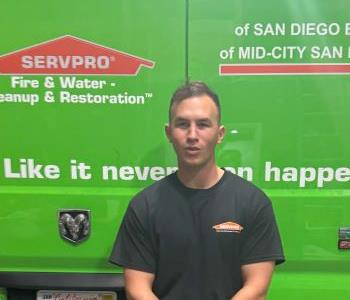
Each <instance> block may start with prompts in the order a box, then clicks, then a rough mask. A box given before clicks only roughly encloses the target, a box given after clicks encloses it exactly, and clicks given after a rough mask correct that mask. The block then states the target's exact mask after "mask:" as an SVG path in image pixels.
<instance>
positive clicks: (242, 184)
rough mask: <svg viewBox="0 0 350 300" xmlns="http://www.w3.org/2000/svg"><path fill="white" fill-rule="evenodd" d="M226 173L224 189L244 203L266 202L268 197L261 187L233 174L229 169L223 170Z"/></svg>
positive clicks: (268, 200)
mask: <svg viewBox="0 0 350 300" xmlns="http://www.w3.org/2000/svg"><path fill="white" fill-rule="evenodd" d="M225 172H226V173H227V174H226V185H225V186H226V189H227V190H228V192H229V193H232V195H234V196H235V197H236V198H238V199H239V200H242V201H244V202H245V203H247V204H248V203H249V205H250V204H253V203H260V204H268V203H269V202H270V199H269V198H268V197H267V196H266V194H265V193H264V192H263V190H262V189H260V188H259V187H257V186H256V185H255V184H254V183H252V182H250V181H248V180H246V179H244V178H242V177H240V176H238V175H236V174H233V173H232V172H230V171H225Z"/></svg>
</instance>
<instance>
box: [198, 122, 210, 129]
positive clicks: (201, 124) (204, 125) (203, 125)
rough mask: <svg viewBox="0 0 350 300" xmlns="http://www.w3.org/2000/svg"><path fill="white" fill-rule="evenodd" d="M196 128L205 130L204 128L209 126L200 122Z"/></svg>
mask: <svg viewBox="0 0 350 300" xmlns="http://www.w3.org/2000/svg"><path fill="white" fill-rule="evenodd" d="M197 126H198V127H199V128H205V127H209V126H210V124H209V123H207V122H201V123H198V124H197Z"/></svg>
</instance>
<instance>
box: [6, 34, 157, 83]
mask: <svg viewBox="0 0 350 300" xmlns="http://www.w3.org/2000/svg"><path fill="white" fill-rule="evenodd" d="M154 65H155V63H154V62H153V61H150V60H147V59H144V58H141V57H137V56H134V55H132V54H128V53H125V52H122V51H119V50H115V49H112V48H108V47H105V46H101V45H98V44H95V43H93V42H90V41H87V40H83V39H80V38H77V37H74V36H71V35H65V36H62V37H59V38H57V39H54V40H50V41H47V42H44V43H40V44H37V45H34V46H30V47H28V48H25V49H21V50H17V51H15V52H11V53H8V54H5V55H2V56H0V74H45V75H46V74H76V75H78V74H90V75H97V74H106V75H108V74H109V75H127V76H134V75H137V74H138V73H139V71H140V69H141V67H147V68H153V67H154Z"/></svg>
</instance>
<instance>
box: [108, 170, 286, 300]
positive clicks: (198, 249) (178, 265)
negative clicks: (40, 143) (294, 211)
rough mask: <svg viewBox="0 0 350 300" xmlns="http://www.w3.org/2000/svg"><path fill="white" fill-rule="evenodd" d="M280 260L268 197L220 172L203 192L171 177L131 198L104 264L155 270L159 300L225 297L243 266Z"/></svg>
mask: <svg viewBox="0 0 350 300" xmlns="http://www.w3.org/2000/svg"><path fill="white" fill-rule="evenodd" d="M273 260H274V261H276V263H277V264H278V263H281V262H283V261H284V256H283V250H282V246H281V241H280V237H279V233H278V229H277V226H276V222H275V217H274V214H273V210H272V206H271V202H270V200H269V199H268V198H267V197H266V195H265V194H264V193H263V192H262V191H261V190H259V189H258V188H257V187H255V186H254V185H253V184H251V183H249V182H247V181H245V180H244V179H242V178H240V177H238V176H236V175H234V174H232V173H230V172H227V171H225V173H224V175H223V176H222V177H221V179H220V180H219V181H218V182H217V183H216V184H215V185H214V186H213V187H211V188H209V189H191V188H187V187H186V186H184V185H183V184H182V183H181V182H180V180H179V179H178V177H177V174H176V173H174V174H171V175H169V176H167V177H165V178H164V179H162V180H160V181H158V182H156V183H154V184H152V185H151V186H149V187H147V188H146V189H144V190H143V191H141V192H140V193H139V194H137V195H136V196H135V197H134V199H133V200H132V201H131V203H130V205H129V207H128V209H127V211H126V214H125V216H124V219H123V222H122V225H121V227H120V230H119V233H118V236H117V240H116V243H115V245H114V249H113V251H112V254H111V257H110V261H111V262H112V263H115V264H118V265H120V266H123V267H125V268H130V269H135V270H140V271H145V272H150V273H154V274H155V280H154V283H153V292H154V293H155V294H156V295H157V296H158V297H159V298H160V299H161V300H180V299H181V300H187V299H188V300H196V299H198V300H199V299H200V300H214V299H215V300H216V299H217V300H223V299H230V297H232V296H233V295H234V294H235V293H236V292H237V291H238V290H239V289H240V288H241V287H242V277H241V265H244V264H249V263H255V262H262V261H273Z"/></svg>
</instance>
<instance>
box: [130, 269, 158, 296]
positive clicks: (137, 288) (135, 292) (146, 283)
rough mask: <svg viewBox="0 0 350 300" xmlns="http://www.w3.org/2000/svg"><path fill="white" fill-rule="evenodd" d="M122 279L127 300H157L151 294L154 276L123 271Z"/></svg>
mask: <svg viewBox="0 0 350 300" xmlns="http://www.w3.org/2000/svg"><path fill="white" fill-rule="evenodd" d="M124 277H125V289H126V295H127V299H128V300H158V298H157V297H156V295H154V293H153V292H152V284H153V281H154V274H152V273H147V272H142V271H137V270H133V269H124Z"/></svg>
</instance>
